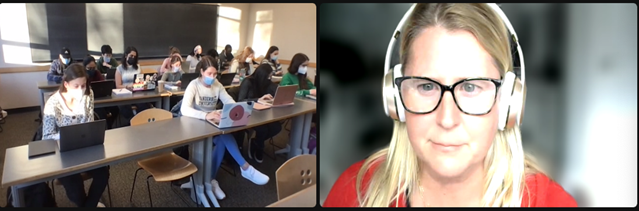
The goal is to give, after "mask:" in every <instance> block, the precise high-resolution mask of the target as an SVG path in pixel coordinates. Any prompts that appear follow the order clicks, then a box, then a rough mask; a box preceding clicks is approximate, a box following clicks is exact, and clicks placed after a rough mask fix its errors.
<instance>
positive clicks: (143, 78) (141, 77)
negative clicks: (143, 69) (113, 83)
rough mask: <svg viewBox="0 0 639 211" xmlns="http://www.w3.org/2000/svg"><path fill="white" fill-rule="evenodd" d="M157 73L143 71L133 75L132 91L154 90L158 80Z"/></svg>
mask: <svg viewBox="0 0 639 211" xmlns="http://www.w3.org/2000/svg"><path fill="white" fill-rule="evenodd" d="M158 79H159V78H158V74H157V73H144V74H135V75H133V80H134V82H133V91H147V90H155V87H156V85H157V80H158Z"/></svg>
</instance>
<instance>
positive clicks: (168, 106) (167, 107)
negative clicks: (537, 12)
mask: <svg viewBox="0 0 639 211" xmlns="http://www.w3.org/2000/svg"><path fill="white" fill-rule="evenodd" d="M170 99H171V97H170V96H169V97H162V101H163V102H162V106H163V107H164V110H167V111H171V101H170Z"/></svg>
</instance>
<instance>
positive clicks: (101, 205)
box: [97, 202, 106, 207]
mask: <svg viewBox="0 0 639 211" xmlns="http://www.w3.org/2000/svg"><path fill="white" fill-rule="evenodd" d="M97 207H106V205H104V204H103V203H102V202H98V206H97Z"/></svg>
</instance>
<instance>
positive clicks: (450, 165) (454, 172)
mask: <svg viewBox="0 0 639 211" xmlns="http://www.w3.org/2000/svg"><path fill="white" fill-rule="evenodd" d="M429 163H430V165H429V166H430V168H431V169H432V170H433V172H434V173H436V174H437V175H439V176H441V177H444V178H451V177H457V176H459V175H461V174H462V173H463V172H464V171H465V170H466V166H467V165H466V164H467V163H466V162H464V161H463V160H460V159H459V158H451V157H446V158H437V159H435V160H434V162H429Z"/></svg>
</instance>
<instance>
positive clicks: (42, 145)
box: [29, 140, 58, 158]
mask: <svg viewBox="0 0 639 211" xmlns="http://www.w3.org/2000/svg"><path fill="white" fill-rule="evenodd" d="M57 148H58V142H57V141H56V140H39V141H32V142H29V158H34V157H39V156H44V155H48V154H55V150H56V149H57Z"/></svg>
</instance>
